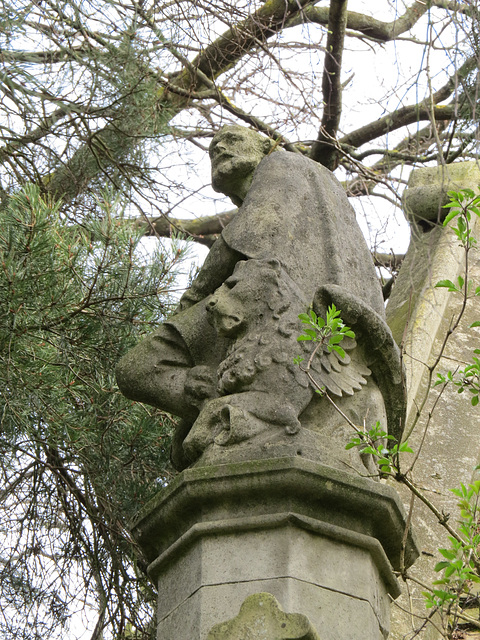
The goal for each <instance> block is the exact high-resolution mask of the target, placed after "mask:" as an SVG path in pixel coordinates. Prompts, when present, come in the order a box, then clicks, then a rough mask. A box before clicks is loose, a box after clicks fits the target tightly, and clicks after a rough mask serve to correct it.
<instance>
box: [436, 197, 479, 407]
mask: <svg viewBox="0 0 480 640" xmlns="http://www.w3.org/2000/svg"><path fill="white" fill-rule="evenodd" d="M448 196H449V197H450V202H449V203H448V204H446V205H445V208H448V209H450V211H449V213H448V215H447V216H446V218H445V220H444V223H443V224H444V226H447V225H448V224H449V223H450V222H452V221H455V222H456V226H453V225H452V226H451V228H452V230H453V232H454V233H455V235H456V236H457V238H458V239H459V241H460V243H461V245H462V246H463V248H464V249H465V256H466V257H465V278H463V277H462V276H458V280H457V284H454V283H453V282H452V281H451V280H440V281H439V282H437V284H436V285H435V286H436V287H444V288H447V289H448V290H449V291H450V292H452V293H461V294H463V296H464V302H465V303H466V301H467V299H469V298H471V297H477V296H479V295H480V286H476V287H475V286H474V285H473V283H472V282H470V281H469V280H468V253H469V251H470V249H471V248H472V247H473V246H475V245H476V242H477V241H476V239H475V238H474V237H473V236H472V235H471V220H472V214H474V215H476V216H478V217H480V195H475V192H474V191H472V189H461V190H460V191H448ZM475 327H480V321H478V320H477V321H475V322H472V324H471V325H470V328H475ZM473 353H474V354H475V355H474V356H472V362H471V363H469V364H468V365H466V366H465V368H463V369H460V370H459V371H457V372H456V373H455V374H454V373H453V372H452V371H448V372H447V373H446V374H445V375H444V374H442V373H437V379H436V381H435V386H437V385H445V384H448V383H453V384H454V385H455V386H456V387H457V388H458V393H463V392H464V391H468V392H469V393H470V394H471V395H470V401H471V403H472V405H473V406H476V405H477V404H478V403H479V393H480V377H479V376H480V360H479V358H478V357H477V356H478V355H480V349H474V351H473Z"/></svg>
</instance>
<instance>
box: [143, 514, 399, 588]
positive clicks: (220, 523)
mask: <svg viewBox="0 0 480 640" xmlns="http://www.w3.org/2000/svg"><path fill="white" fill-rule="evenodd" d="M288 525H291V526H294V527H297V528H299V529H304V530H306V531H310V532H312V533H316V534H319V535H321V536H323V537H325V538H330V539H331V540H335V541H336V542H343V543H346V544H348V545H350V546H352V547H359V548H361V549H365V550H366V551H368V552H369V553H370V556H371V557H372V559H373V561H374V562H375V565H376V567H377V569H378V571H379V573H380V575H381V576H382V578H383V580H384V583H385V585H386V587H387V590H388V593H389V594H390V595H391V597H392V598H393V599H395V598H397V597H398V596H399V595H400V593H401V589H400V586H399V584H398V581H397V579H396V578H395V576H394V574H393V573H392V566H391V564H390V562H389V561H388V558H387V556H386V554H385V552H384V550H383V548H382V545H381V544H380V542H379V541H378V540H377V539H376V538H372V537H371V536H368V535H365V534H362V533H358V532H356V531H351V530H349V529H345V528H343V527H339V526H336V525H332V524H328V523H326V522H321V521H319V520H315V519H314V518H309V517H308V516H304V515H300V514H298V513H276V514H271V515H265V516H252V517H241V518H230V519H225V520H217V521H216V522H201V523H197V524H195V525H193V527H191V528H190V529H189V530H188V531H187V532H186V533H185V534H183V535H182V536H181V537H180V538H179V539H178V540H177V541H176V542H174V543H173V544H172V545H171V546H170V547H169V548H168V549H167V550H166V551H164V553H162V554H161V555H160V556H159V557H158V558H157V559H156V560H154V561H153V562H152V563H151V564H150V565H149V566H148V575H149V576H150V578H151V579H152V580H153V581H156V580H157V579H158V576H159V575H160V574H161V573H162V569H163V568H164V567H165V566H167V565H169V564H170V563H171V562H172V561H173V560H175V558H177V557H179V556H181V555H182V554H183V552H184V549H185V547H188V546H189V545H191V544H192V543H193V542H194V541H195V540H197V539H199V538H202V537H204V536H216V535H222V534H230V533H238V532H242V531H258V530H260V529H262V530H265V529H276V528H280V527H284V526H288Z"/></svg>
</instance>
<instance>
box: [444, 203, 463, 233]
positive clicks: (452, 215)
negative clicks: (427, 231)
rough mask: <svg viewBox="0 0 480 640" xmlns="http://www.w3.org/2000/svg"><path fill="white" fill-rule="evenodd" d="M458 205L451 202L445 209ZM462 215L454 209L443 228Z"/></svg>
mask: <svg viewBox="0 0 480 640" xmlns="http://www.w3.org/2000/svg"><path fill="white" fill-rule="evenodd" d="M455 206H456V205H455V204H454V203H453V202H451V203H450V204H449V205H445V207H455ZM459 213H460V211H458V209H452V210H451V211H450V212H449V213H448V215H447V216H446V218H445V220H444V221H443V226H444V227H446V226H447V224H448V223H449V222H450V221H451V220H453V219H454V218H455V217H456V216H458V215H459Z"/></svg>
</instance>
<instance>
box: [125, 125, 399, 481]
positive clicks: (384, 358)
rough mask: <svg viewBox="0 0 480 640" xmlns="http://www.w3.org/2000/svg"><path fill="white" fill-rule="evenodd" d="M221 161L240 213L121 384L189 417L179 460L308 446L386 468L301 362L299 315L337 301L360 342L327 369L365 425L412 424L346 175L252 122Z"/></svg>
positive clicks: (321, 374) (322, 310) (222, 182)
mask: <svg viewBox="0 0 480 640" xmlns="http://www.w3.org/2000/svg"><path fill="white" fill-rule="evenodd" d="M210 157H211V160H212V184H213V187H214V189H215V190H217V191H221V192H223V193H224V194H226V195H228V196H229V197H230V198H231V199H232V201H233V202H234V203H235V204H236V205H238V206H239V210H238V213H237V214H236V216H235V217H234V219H233V220H232V221H231V222H230V224H229V225H228V226H227V227H226V228H225V229H224V230H223V232H222V234H221V236H220V237H219V238H218V240H217V241H216V242H215V244H214V245H213V247H212V249H211V251H210V253H209V255H208V256H207V259H206V260H205V263H204V265H203V267H202V269H201V270H200V272H199V274H198V276H197V278H196V280H195V281H194V282H193V284H192V286H191V288H190V289H189V290H188V291H187V292H186V293H185V294H184V296H183V297H182V299H181V301H180V304H179V308H178V309H177V311H176V313H175V314H174V315H173V316H172V317H171V318H170V319H169V320H168V321H167V322H165V323H164V324H163V325H161V326H160V327H159V328H158V330H157V331H155V332H154V333H153V334H151V335H150V336H149V337H147V338H146V339H145V340H143V342H141V343H140V344H139V345H137V347H135V348H134V349H133V350H132V351H130V352H129V353H127V354H126V355H125V356H124V357H123V358H122V360H121V361H120V363H119V365H118V368H117V380H118V384H119V387H120V389H121V390H122V392H123V393H124V394H125V395H126V396H127V397H129V398H131V399H134V400H138V401H142V402H146V403H149V404H152V405H154V406H158V407H160V408H162V409H164V410H166V411H169V412H170V413H173V414H175V415H177V416H179V417H180V418H182V420H181V422H180V424H179V426H178V428H177V431H176V434H175V437H174V443H173V447H172V460H173V463H174V464H175V466H176V467H177V468H179V469H182V468H185V467H186V466H189V465H190V464H193V463H197V464H201V463H202V464H203V463H205V464H207V463H210V462H212V463H213V462H217V463H218V462H221V461H222V460H226V459H227V457H229V459H250V458H258V457H263V456H271V455H273V456H274V455H285V454H286V453H291V451H294V452H295V453H300V452H301V453H302V455H305V456H307V457H311V458H313V459H316V460H319V461H322V462H325V463H327V464H331V465H333V466H340V467H342V468H346V467H350V466H354V467H356V468H357V469H360V470H362V469H363V472H365V465H366V466H367V468H369V471H372V469H371V467H370V466H369V463H368V462H366V461H365V460H361V459H360V457H359V458H358V460H354V459H353V458H352V457H351V453H345V452H344V446H343V445H344V441H345V440H346V439H348V435H347V427H346V425H345V420H344V418H342V416H341V415H340V413H338V412H337V411H336V410H335V409H334V408H333V407H332V405H331V404H330V403H329V402H328V401H327V399H326V398H324V397H323V398H322V397H320V396H319V395H318V394H315V393H314V390H313V388H312V386H311V384H310V383H309V380H308V378H307V376H306V374H305V373H304V372H303V371H302V370H301V369H300V368H299V367H298V366H297V365H295V364H294V363H293V359H294V357H295V356H296V355H305V353H306V351H305V350H306V349H308V346H305V343H299V342H297V340H296V338H297V336H298V335H299V334H300V332H301V329H300V322H299V320H298V314H299V313H303V312H305V311H306V310H307V309H308V308H309V307H310V306H313V308H314V310H315V311H316V312H317V314H318V315H322V316H323V317H325V314H326V310H327V308H328V306H329V305H330V304H332V303H334V304H335V305H336V306H337V308H339V309H341V311H342V319H343V320H344V322H345V323H346V324H348V325H349V326H351V327H352V328H353V330H354V331H355V333H356V341H353V340H349V339H346V340H345V341H344V342H343V343H342V345H344V348H345V350H346V355H345V358H340V356H338V354H336V353H328V352H327V351H324V352H323V353H319V354H318V357H317V356H316V358H315V361H314V369H313V373H314V376H315V377H316V379H317V380H318V381H319V383H320V384H321V385H322V386H324V387H325V388H326V390H327V392H328V393H329V394H330V395H331V396H332V397H334V398H335V401H336V402H337V404H338V405H339V407H340V408H341V410H342V411H343V412H344V413H346V414H347V415H348V416H349V417H350V419H352V420H353V421H354V422H355V423H357V424H359V425H363V424H364V423H365V424H366V426H367V427H368V426H370V425H371V424H373V423H375V421H376V420H379V421H380V422H381V423H382V425H385V426H387V425H388V430H389V432H390V433H393V434H394V435H396V436H399V435H400V434H401V430H402V427H403V412H404V396H403V393H404V391H403V379H402V369H401V364H400V358H399V354H398V349H397V347H396V345H395V343H394V341H393V339H392V337H391V334H390V332H389V330H388V327H387V325H386V323H385V320H384V305H383V299H382V295H381V289H380V285H379V283H378V280H377V277H376V274H375V269H374V266H373V262H372V259H371V256H370V253H369V251H368V248H367V246H366V243H365V240H364V238H363V236H362V233H361V231H360V229H359V227H358V225H357V223H356V220H355V213H354V211H353V209H352V207H351V206H350V204H349V202H348V200H347V197H346V195H345V193H344V191H343V189H342V187H341V185H340V184H339V183H338V181H337V180H336V179H335V178H334V176H333V175H332V174H331V173H330V172H329V171H328V170H327V169H325V168H324V167H321V166H319V165H318V164H316V163H315V162H313V161H311V160H309V159H308V158H306V157H304V156H303V155H301V154H294V153H289V152H286V151H283V150H273V149H272V143H271V141H270V140H268V139H266V138H264V137H263V136H260V135H259V134H257V133H254V132H252V131H249V130H248V129H245V128H243V127H239V126H227V127H224V128H223V129H221V130H220V132H219V133H217V134H216V135H215V137H214V138H213V141H212V143H211V145H210ZM309 344H310V343H307V345H309ZM310 346H311V345H310ZM302 349H303V352H302ZM348 429H349V428H348Z"/></svg>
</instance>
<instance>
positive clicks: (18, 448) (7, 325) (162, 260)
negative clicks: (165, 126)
mask: <svg viewBox="0 0 480 640" xmlns="http://www.w3.org/2000/svg"><path fill="white" fill-rule="evenodd" d="M98 206H99V207H100V208H101V210H102V212H103V216H102V219H100V220H88V219H85V220H84V221H83V223H82V225H78V224H70V223H69V222H68V220H67V219H66V218H63V217H62V216H61V215H60V214H59V208H58V205H54V204H52V203H51V202H49V200H48V199H45V198H44V197H42V196H41V195H40V193H39V190H38V189H37V188H36V187H34V186H32V185H27V186H25V188H24V189H23V190H22V191H20V192H17V193H16V194H15V195H13V196H11V197H10V198H9V200H8V204H7V206H6V207H5V208H4V209H2V210H0V317H1V322H0V426H1V436H0V453H1V459H0V473H1V481H0V486H2V487H3V492H2V507H1V508H2V525H1V531H0V534H1V535H0V539H1V540H2V543H1V546H0V580H1V581H2V601H1V604H2V609H3V610H4V611H5V612H6V615H5V616H3V617H2V618H1V620H0V627H1V629H0V634H1V635H2V637H4V638H10V637H12V638H13V637H16V638H20V637H22V638H23V637H24V638H35V637H40V635H41V636H42V637H45V638H47V637H48V638H54V637H65V632H66V630H67V629H68V624H69V620H70V616H71V614H72V610H73V609H72V607H75V606H76V605H75V602H76V599H77V601H78V598H80V599H81V600H82V601H83V602H84V603H85V608H86V610H87V611H88V610H89V611H90V614H89V617H90V620H91V619H92V617H94V616H95V611H96V612H97V614H98V615H100V616H101V617H102V619H103V621H104V622H103V624H104V625H105V626H106V627H108V628H109V629H110V630H111V632H112V633H113V634H117V637H120V636H121V634H122V633H123V629H124V627H125V624H126V622H127V620H130V623H131V624H133V625H134V626H135V628H138V629H141V628H142V625H144V624H145V620H146V619H148V620H150V618H151V604H152V592H151V589H150V587H148V585H147V583H146V580H145V578H143V577H142V575H141V573H140V572H139V571H137V570H136V569H135V566H136V562H137V560H135V554H134V548H133V546H132V541H131V540H130V537H129V534H128V532H127V529H126V526H125V523H126V521H127V520H128V519H129V518H131V517H133V515H134V514H135V513H136V512H137V511H138V508H139V507H140V506H141V505H142V504H144V503H145V501H146V500H148V499H149V497H150V496H151V495H152V494H153V493H154V492H155V491H156V489H157V487H158V484H159V483H161V484H163V483H165V481H166V479H167V478H168V471H166V465H167V462H168V456H169V437H170V433H171V426H172V425H171V422H170V419H169V418H168V416H166V415H164V414H162V413H161V412H159V411H155V410H152V409H148V408H146V407H144V406H142V405H139V404H134V403H131V402H130V401H128V400H126V399H125V398H124V397H123V396H122V395H121V394H120V393H119V392H118V390H117V388H116V383H115V377H114V370H115V365H116V363H117V361H118V360H119V358H120V356H121V355H122V354H123V353H124V352H125V351H126V350H127V349H128V348H130V347H131V346H133V344H135V343H136V342H137V341H138V339H139V338H140V336H141V334H142V333H144V332H145V331H148V330H151V328H152V326H153V325H155V324H156V323H158V322H159V321H160V320H161V319H162V317H163V316H164V314H165V313H166V312H167V311H168V308H169V290H170V289H171V287H172V284H173V282H174V275H175V267H176V265H177V264H178V263H179V261H180V260H181V258H182V251H180V250H177V249H174V250H173V253H171V254H170V255H169V254H168V253H167V252H166V251H163V250H161V249H157V250H156V251H153V252H152V253H151V254H150V255H147V254H144V253H143V254H142V248H141V243H140V242H139V238H138V237H134V236H133V235H132V232H131V229H130V226H129V224H128V223H127V221H125V220H122V218H121V211H119V210H118V206H117V205H116V203H115V199H114V198H113V196H112V195H111V194H105V196H104V197H102V198H101V199H99V202H98ZM140 561H141V559H140ZM49 585H50V586H49ZM77 606H78V605H77ZM90 623H91V622H90Z"/></svg>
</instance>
